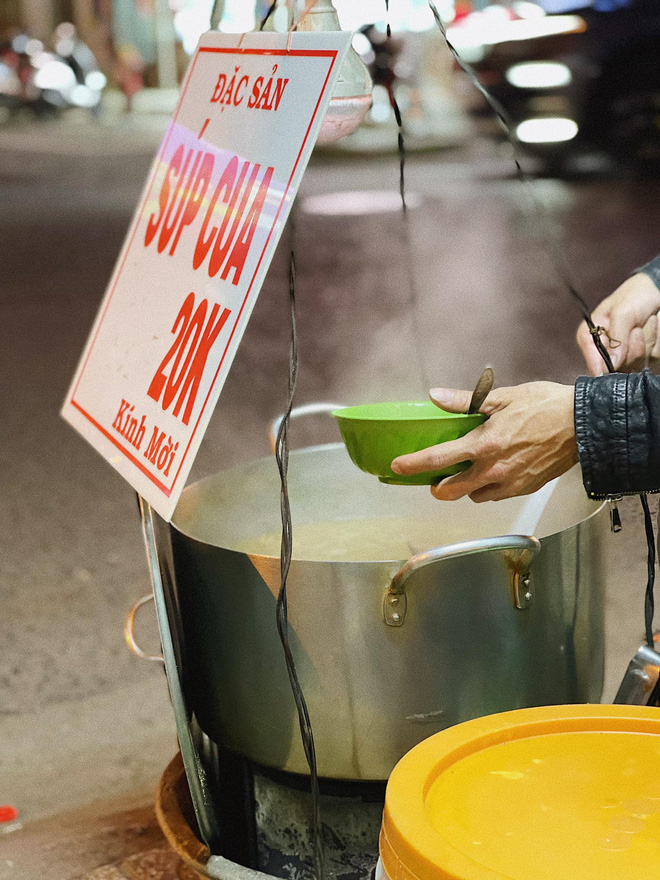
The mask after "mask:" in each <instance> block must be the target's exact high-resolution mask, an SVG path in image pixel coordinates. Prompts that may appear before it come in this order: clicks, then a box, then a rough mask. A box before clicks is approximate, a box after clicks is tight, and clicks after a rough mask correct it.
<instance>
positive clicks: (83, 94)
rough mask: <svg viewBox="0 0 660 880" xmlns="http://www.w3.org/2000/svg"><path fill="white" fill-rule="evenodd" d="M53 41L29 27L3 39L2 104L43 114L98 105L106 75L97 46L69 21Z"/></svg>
mask: <svg viewBox="0 0 660 880" xmlns="http://www.w3.org/2000/svg"><path fill="white" fill-rule="evenodd" d="M53 46H54V51H51V50H49V49H48V48H46V47H45V46H44V44H43V43H42V42H41V40H37V39H35V38H34V37H30V36H29V35H28V34H25V33H19V34H16V35H15V36H14V37H13V38H12V39H10V40H7V41H6V42H5V43H3V44H0V107H5V108H6V109H7V110H9V111H10V113H12V114H13V113H18V112H20V111H22V110H24V109H28V110H30V111H32V112H33V113H34V114H35V115H36V116H37V117H43V118H48V117H53V116H56V115H58V114H59V113H61V112H63V111H66V110H68V109H70V108H72V107H82V108H88V109H89V110H91V111H96V110H97V108H98V107H99V105H100V102H101V97H102V94H103V89H104V88H105V85H106V82H107V80H106V77H105V74H104V73H103V71H101V70H100V69H99V66H98V63H97V61H96V58H95V56H94V53H93V52H92V50H91V49H90V48H89V46H87V45H86V44H85V43H84V42H83V41H82V40H81V39H80V38H79V36H78V34H77V33H76V29H75V27H74V26H73V25H72V24H70V23H69V22H65V23H63V24H60V25H58V27H57V28H56V30H55V33H54V35H53Z"/></svg>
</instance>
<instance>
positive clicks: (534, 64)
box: [504, 61, 573, 89]
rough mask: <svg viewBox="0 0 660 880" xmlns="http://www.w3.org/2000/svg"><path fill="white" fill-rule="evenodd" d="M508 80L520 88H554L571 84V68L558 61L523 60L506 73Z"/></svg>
mask: <svg viewBox="0 0 660 880" xmlns="http://www.w3.org/2000/svg"><path fill="white" fill-rule="evenodd" d="M504 75H505V77H506V79H507V82H509V83H511V85H512V86H516V88H518V89H553V88H561V87H562V86H567V85H569V84H570V82H571V80H572V79H573V77H572V76H571V71H570V69H569V68H568V67H567V66H566V65H565V64H560V63H559V62H558V61H523V62H522V63H521V64H514V65H513V67H510V68H509V69H508V70H507V71H506V73H505V74H504Z"/></svg>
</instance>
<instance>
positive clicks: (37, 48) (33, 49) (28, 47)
mask: <svg viewBox="0 0 660 880" xmlns="http://www.w3.org/2000/svg"><path fill="white" fill-rule="evenodd" d="M43 51H44V44H43V43H42V42H41V40H28V41H27V43H26V44H25V54H26V55H30V56H32V55H39V53H40V52H43Z"/></svg>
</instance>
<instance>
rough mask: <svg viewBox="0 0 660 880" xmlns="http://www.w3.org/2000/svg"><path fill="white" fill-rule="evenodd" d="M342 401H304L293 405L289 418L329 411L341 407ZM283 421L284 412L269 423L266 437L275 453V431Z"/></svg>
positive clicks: (342, 405)
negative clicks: (299, 404) (298, 404)
mask: <svg viewBox="0 0 660 880" xmlns="http://www.w3.org/2000/svg"><path fill="white" fill-rule="evenodd" d="M343 408H344V404H343V403H321V402H319V403H304V404H303V405H302V406H294V408H293V409H292V410H291V415H290V416H289V419H299V418H300V417H301V416H316V415H320V414H321V413H331V412H333V411H334V410H336V409H343ZM283 421H284V414H282V415H279V416H277V417H276V418H274V419H273V421H272V422H271V423H270V428H269V431H268V437H269V439H270V448H271V450H272V452H273V455H275V443H276V442H277V432H278V431H279V430H280V425H281V424H282V422H283Z"/></svg>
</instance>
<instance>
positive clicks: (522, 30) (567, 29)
mask: <svg viewBox="0 0 660 880" xmlns="http://www.w3.org/2000/svg"><path fill="white" fill-rule="evenodd" d="M586 29H587V24H586V22H585V20H584V19H583V18H581V17H580V16H579V15H556V16H544V17H542V18H537V19H519V20H517V21H507V20H505V19H502V20H499V18H497V17H496V16H494V15H484V14H476V15H470V16H468V18H465V19H463V20H462V21H461V22H460V23H459V24H457V25H455V26H454V27H450V28H447V36H448V38H449V40H450V42H451V43H452V45H453V46H454V47H455V48H456V49H458V50H461V49H469V48H473V47H475V46H496V45H497V44H498V43H513V42H518V41H520V40H536V39H539V38H540V37H550V36H554V35H556V34H575V33H581V32H582V31H585V30H586Z"/></svg>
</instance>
